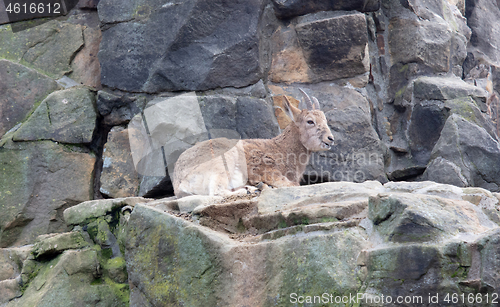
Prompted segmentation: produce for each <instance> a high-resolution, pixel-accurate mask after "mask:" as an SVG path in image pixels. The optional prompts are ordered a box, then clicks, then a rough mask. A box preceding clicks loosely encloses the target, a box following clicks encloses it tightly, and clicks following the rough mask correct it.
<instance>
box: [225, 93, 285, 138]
mask: <svg viewBox="0 0 500 307" xmlns="http://www.w3.org/2000/svg"><path fill="white" fill-rule="evenodd" d="M273 113H274V112H273V109H272V107H271V106H270V105H269V104H268V103H267V102H266V101H265V100H262V99H255V98H251V97H240V98H238V99H237V101H236V118H235V119H236V131H238V133H239V134H240V135H241V137H242V138H244V139H270V138H273V137H275V136H276V135H278V122H277V121H276V118H275V117H274V115H273Z"/></svg>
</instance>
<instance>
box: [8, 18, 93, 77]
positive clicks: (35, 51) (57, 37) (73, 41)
mask: <svg viewBox="0 0 500 307" xmlns="http://www.w3.org/2000/svg"><path fill="white" fill-rule="evenodd" d="M0 41H8V42H9V43H8V44H2V47H0V56H2V57H4V58H6V59H10V60H13V61H16V62H20V63H21V64H23V63H26V64H28V65H29V66H33V67H35V68H36V69H38V70H40V71H42V72H44V73H46V74H48V75H49V76H51V77H56V78H60V77H62V76H63V75H65V74H66V73H68V72H71V60H72V59H73V57H74V56H75V54H76V52H77V51H78V50H79V49H80V48H81V47H82V45H83V44H84V41H83V29H82V26H80V25H75V24H68V23H63V22H59V21H56V20H51V21H49V22H47V23H44V24H41V25H39V26H36V27H33V28H30V29H27V30H26V31H20V32H15V33H14V32H12V31H11V30H10V29H8V28H2V29H0Z"/></svg>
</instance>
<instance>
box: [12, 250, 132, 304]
mask: <svg viewBox="0 0 500 307" xmlns="http://www.w3.org/2000/svg"><path fill="white" fill-rule="evenodd" d="M25 265H26V264H25ZM32 270H33V271H32V272H30V273H31V276H30V279H29V280H28V281H29V283H28V285H27V288H26V289H25V291H24V293H23V295H22V296H21V297H20V298H18V299H16V300H13V301H11V302H9V304H8V305H7V306H9V307H14V306H54V305H56V306H57V305H65V306H70V305H71V306H73V305H78V306H93V305H97V304H100V305H103V306H127V305H128V304H127V303H128V297H127V296H125V298H126V299H124V298H123V293H120V292H122V291H123V287H120V285H117V284H115V283H113V282H112V281H108V280H105V281H103V280H100V278H99V276H100V273H99V256H98V253H97V252H96V251H95V250H92V249H83V250H67V251H65V252H63V253H62V254H60V255H59V256H57V257H55V258H49V260H48V261H46V262H43V263H42V262H37V261H32ZM26 273H28V272H26Z"/></svg>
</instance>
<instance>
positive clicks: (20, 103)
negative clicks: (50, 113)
mask: <svg viewBox="0 0 500 307" xmlns="http://www.w3.org/2000/svg"><path fill="white" fill-rule="evenodd" d="M0 80H2V81H1V82H0V91H1V92H2V95H1V97H0V113H1V114H2V118H1V119H0V137H1V136H3V135H4V134H5V133H6V132H7V131H9V130H10V129H11V128H12V127H14V126H15V125H16V124H17V123H19V122H21V121H23V120H24V119H25V117H26V116H27V115H28V114H29V112H30V111H31V109H32V108H33V106H34V105H35V104H36V103H38V102H40V101H41V100H42V99H44V98H45V97H46V96H47V95H48V94H50V93H51V92H53V91H54V90H56V89H57V84H56V83H55V82H54V81H53V80H52V79H50V78H48V77H46V76H44V75H42V74H40V73H38V72H36V71H35V70H33V69H30V68H27V67H25V66H22V65H19V64H15V63H13V62H11V61H7V60H0ZM26 88H29V89H30V91H29V92H27V91H24V89H26Z"/></svg>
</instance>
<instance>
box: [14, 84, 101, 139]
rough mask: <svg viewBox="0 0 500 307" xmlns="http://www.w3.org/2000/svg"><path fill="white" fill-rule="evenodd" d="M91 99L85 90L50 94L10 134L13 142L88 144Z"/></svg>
mask: <svg viewBox="0 0 500 307" xmlns="http://www.w3.org/2000/svg"><path fill="white" fill-rule="evenodd" d="M96 117H97V114H96V111H95V96H94V93H92V92H91V91H90V90H89V89H87V88H83V87H82V88H70V89H67V90H62V91H57V92H54V93H52V94H50V95H49V96H48V97H47V98H46V99H45V100H44V101H42V103H41V104H40V106H38V108H37V109H36V110H35V112H33V114H32V115H31V116H30V118H29V119H28V120H27V121H26V122H25V123H24V124H23V125H22V126H21V128H19V130H18V131H17V132H16V134H15V135H14V140H15V141H37V140H53V141H55V142H62V143H72V144H88V143H90V141H91V140H92V136H93V134H94V129H95V128H96V121H97V118H96Z"/></svg>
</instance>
